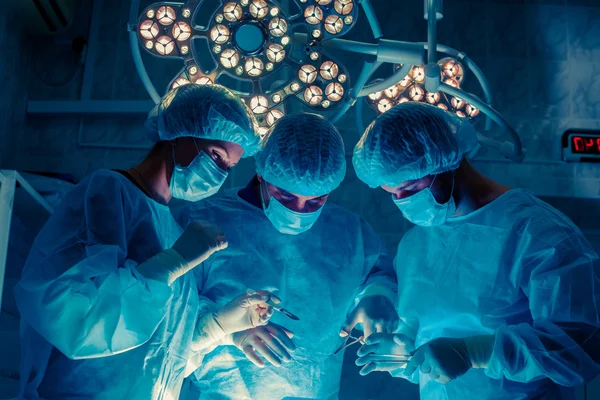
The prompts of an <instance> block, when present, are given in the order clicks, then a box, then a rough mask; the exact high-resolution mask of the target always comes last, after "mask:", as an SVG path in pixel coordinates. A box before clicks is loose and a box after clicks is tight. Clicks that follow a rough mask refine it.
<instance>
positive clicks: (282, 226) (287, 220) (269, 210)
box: [260, 181, 324, 235]
mask: <svg viewBox="0 0 600 400" xmlns="http://www.w3.org/2000/svg"><path fill="white" fill-rule="evenodd" d="M263 182H264V181H263ZM264 185H265V190H266V191H267V193H269V189H268V188H267V184H266V182H264ZM261 186H262V183H261ZM260 199H261V201H262V206H263V209H264V210H265V215H266V216H267V218H268V219H269V221H271V224H273V226H274V227H275V229H277V230H278V231H279V232H281V233H284V234H286V235H298V234H300V233H302V232H306V231H307V230H309V229H310V228H311V227H312V226H313V225H314V224H315V222H317V219H318V218H319V215H321V211H323V207H324V206H321V207H320V208H319V209H318V210H317V211H314V212H309V213H301V212H297V211H293V210H290V209H289V208H287V207H286V206H284V205H283V204H281V203H280V202H279V200H277V199H276V198H274V197H273V196H270V197H269V206H268V207H265V199H264V196H263V191H262V188H261V191H260Z"/></svg>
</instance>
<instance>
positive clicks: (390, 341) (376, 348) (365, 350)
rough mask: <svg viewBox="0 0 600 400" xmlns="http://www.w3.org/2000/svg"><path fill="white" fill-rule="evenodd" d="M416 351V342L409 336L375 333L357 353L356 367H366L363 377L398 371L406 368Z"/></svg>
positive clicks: (362, 371)
mask: <svg viewBox="0 0 600 400" xmlns="http://www.w3.org/2000/svg"><path fill="white" fill-rule="evenodd" d="M414 350H415V344H414V341H413V340H411V339H410V338H409V337H408V336H405V335H402V334H391V333H374V334H372V335H371V336H369V337H368V338H367V340H366V341H365V344H364V345H363V346H362V347H361V348H360V349H358V352H357V353H356V354H357V355H358V356H359V358H358V359H357V360H356V365H358V366H361V365H364V367H363V368H362V369H361V370H360V374H361V375H367V374H369V373H371V372H374V371H388V372H391V371H396V370H402V369H404V368H405V367H406V364H407V362H408V361H409V360H410V356H411V355H412V353H413V352H414Z"/></svg>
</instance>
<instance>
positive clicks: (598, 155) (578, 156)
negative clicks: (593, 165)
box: [562, 129, 600, 162]
mask: <svg viewBox="0 0 600 400" xmlns="http://www.w3.org/2000/svg"><path fill="white" fill-rule="evenodd" d="M562 157H563V160H565V161H582V162H583V161H588V162H598V161H600V131H598V130H584V129H569V130H568V131H566V132H565V133H564V134H563V137H562Z"/></svg>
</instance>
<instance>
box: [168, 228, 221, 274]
mask: <svg viewBox="0 0 600 400" xmlns="http://www.w3.org/2000/svg"><path fill="white" fill-rule="evenodd" d="M226 248H227V239H226V238H225V234H224V233H223V232H222V231H221V230H220V229H219V228H218V227H217V226H216V225H213V224H211V223H210V222H207V221H194V222H192V223H190V224H189V225H188V227H187V228H186V229H185V231H184V232H183V233H182V234H181V236H180V237H179V239H177V241H176V242H175V244H174V245H173V247H172V249H173V250H175V251H177V252H178V253H179V254H181V256H182V257H183V258H184V259H185V260H186V261H187V263H188V264H189V267H190V269H191V268H194V267H195V266H196V265H198V264H200V263H202V262H204V261H205V260H206V259H207V258H208V257H210V256H211V255H212V254H213V253H215V252H217V251H219V250H223V249H226Z"/></svg>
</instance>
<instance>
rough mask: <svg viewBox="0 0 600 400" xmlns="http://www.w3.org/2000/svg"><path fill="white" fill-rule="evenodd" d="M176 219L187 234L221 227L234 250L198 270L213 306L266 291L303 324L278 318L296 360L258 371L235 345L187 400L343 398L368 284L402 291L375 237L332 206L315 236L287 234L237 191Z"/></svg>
mask: <svg viewBox="0 0 600 400" xmlns="http://www.w3.org/2000/svg"><path fill="white" fill-rule="evenodd" d="M254 182H256V181H254ZM246 190H247V189H246ZM258 201H260V200H258ZM175 213H176V215H177V220H178V221H179V222H180V223H181V225H182V226H185V224H186V223H189V222H190V221H193V220H197V219H203V220H208V221H212V222H215V223H216V222H218V225H219V227H220V228H221V229H223V231H224V232H225V235H226V236H227V240H228V242H229V246H228V248H227V249H226V250H223V251H221V252H219V253H216V254H214V255H213V256H212V257H211V258H210V259H209V260H208V261H206V262H205V263H204V264H203V268H197V269H196V271H195V273H196V276H197V285H198V288H199V290H200V294H201V303H204V304H206V305H207V306H206V308H209V307H210V304H211V303H213V304H216V305H217V306H222V305H224V304H225V303H226V302H228V301H229V300H231V299H232V296H233V295H234V294H235V293H240V292H243V291H245V290H246V289H247V288H251V289H254V290H261V289H262V290H270V291H273V292H274V293H276V294H277V296H279V297H280V298H281V300H282V306H283V307H285V308H286V309H288V310H289V311H291V312H292V313H294V314H296V315H297V316H298V317H299V318H300V320H299V321H293V320H291V319H289V318H287V317H285V316H283V315H282V314H281V313H278V312H276V313H275V314H274V316H273V318H272V319H271V321H272V322H275V323H277V324H280V325H283V326H285V327H286V328H288V329H289V330H291V331H292V332H293V333H294V334H295V336H294V338H293V340H294V343H295V344H296V347H297V350H296V351H295V352H294V353H292V357H293V361H292V362H290V363H283V364H282V366H281V367H279V368H276V367H273V366H272V365H271V364H269V363H268V362H267V363H266V366H265V368H258V367H256V366H255V365H254V364H252V362H250V361H249V360H248V359H246V356H245V355H244V354H243V353H242V351H241V350H239V349H237V348H236V347H235V346H233V345H231V344H230V345H222V346H219V347H217V348H216V349H214V350H213V351H211V352H210V353H208V354H207V355H206V356H205V357H204V359H203V361H202V365H201V366H200V368H199V369H198V370H197V371H196V372H195V374H194V375H192V376H191V377H190V379H193V380H194V382H192V385H191V386H195V389H196V390H197V391H199V392H201V394H200V395H198V394H197V393H193V391H192V392H191V393H189V394H188V395H187V396H186V395H184V394H183V393H182V399H186V400H198V398H200V399H202V400H206V399H215V400H216V399H219V400H223V399H232V400H250V399H252V400H263V399H265V400H267V399H283V398H286V397H298V398H310V399H315V398H316V399H332V398H337V393H338V391H339V384H340V377H341V370H342V361H343V353H340V354H338V355H337V356H333V355H332V354H333V352H334V351H335V350H336V348H337V347H338V346H339V345H340V344H341V343H342V339H340V337H339V332H340V328H341V327H342V325H343V324H344V321H345V317H346V313H347V311H348V310H349V308H350V307H351V306H352V305H353V304H354V302H355V299H356V296H357V294H359V291H360V290H361V288H364V287H365V285H366V283H365V280H366V278H367V277H368V276H369V279H368V282H369V283H368V285H373V286H369V287H371V288H373V287H374V286H375V285H378V286H379V287H380V288H385V286H386V285H387V284H388V283H389V285H390V286H391V287H392V290H394V289H395V280H394V279H390V278H389V276H390V274H393V272H392V263H391V260H389V257H387V255H386V252H385V250H384V247H383V245H382V244H381V242H380V241H379V240H378V238H377V237H376V236H375V234H374V232H373V231H372V229H371V228H370V227H369V226H368V225H367V224H366V223H364V222H363V221H362V220H361V219H360V217H359V216H357V215H356V214H353V213H351V212H349V211H347V210H345V209H343V208H341V207H339V206H337V205H334V204H327V205H326V206H325V208H324V209H323V212H322V214H321V216H320V217H319V219H318V220H317V222H316V223H315V225H314V226H313V227H312V228H311V229H310V230H308V231H307V232H305V233H302V234H299V235H296V236H293V235H285V234H282V233H279V232H278V231H277V230H276V229H275V228H274V227H273V225H272V224H271V222H269V220H268V219H267V217H266V216H265V213H264V211H263V210H262V209H261V208H258V207H257V206H256V205H252V204H250V203H248V202H246V201H245V200H243V199H242V198H240V197H239V195H238V193H237V190H232V191H230V192H229V193H227V194H226V195H223V196H214V197H212V198H210V199H207V200H205V201H202V202H201V203H199V204H198V203H197V204H194V205H193V206H192V207H191V208H184V209H183V210H181V209H180V210H179V211H175ZM372 270H373V273H372V274H371V275H369V273H370V272H371V271H372ZM375 271H377V272H375ZM361 284H362V286H361ZM201 307H204V306H202V305H201ZM198 396H199V397H198Z"/></svg>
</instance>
